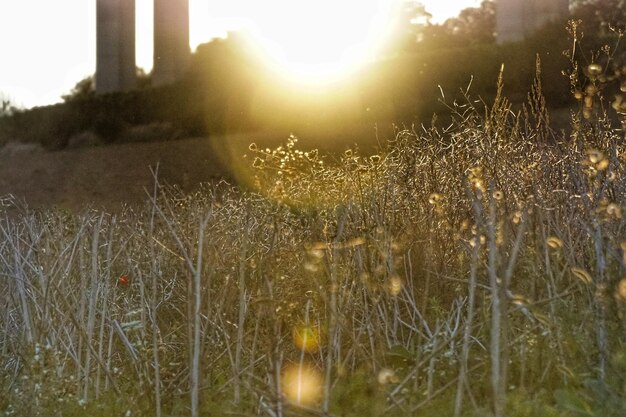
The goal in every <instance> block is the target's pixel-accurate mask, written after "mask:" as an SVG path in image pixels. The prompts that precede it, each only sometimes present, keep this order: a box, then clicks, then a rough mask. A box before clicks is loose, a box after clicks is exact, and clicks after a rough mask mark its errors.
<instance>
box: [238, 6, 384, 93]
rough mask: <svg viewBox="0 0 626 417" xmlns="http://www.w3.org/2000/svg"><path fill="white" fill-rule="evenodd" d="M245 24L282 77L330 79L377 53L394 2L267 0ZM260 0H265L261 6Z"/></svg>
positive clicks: (350, 69) (314, 79)
mask: <svg viewBox="0 0 626 417" xmlns="http://www.w3.org/2000/svg"><path fill="white" fill-rule="evenodd" d="M255 3H256V5H253V6H252V7H254V10H253V13H251V16H252V18H251V19H250V25H249V27H248V28H246V29H247V30H248V31H249V32H251V35H252V36H251V37H252V38H253V39H254V40H255V42H257V44H258V46H259V48H260V49H261V50H262V51H263V54H264V55H265V57H266V59H267V61H268V62H269V63H270V64H271V65H272V66H273V67H274V68H275V69H276V71H278V72H280V73H281V74H282V75H283V76H286V77H290V78H293V79H297V80H300V81H312V82H317V81H328V80H331V79H335V78H338V77H341V76H344V75H346V74H349V73H350V72H351V71H352V70H354V69H355V68H356V67H358V65H359V64H361V63H363V62H365V61H367V60H368V59H369V58H371V57H372V56H373V51H374V50H375V49H376V47H377V46H378V44H379V43H380V40H381V39H382V37H383V35H384V33H385V31H386V30H387V29H388V24H389V20H390V16H391V11H392V4H393V3H394V1H393V0H342V1H337V0H316V1H312V0H306V1H302V0H267V1H264V2H255ZM259 3H260V4H259Z"/></svg>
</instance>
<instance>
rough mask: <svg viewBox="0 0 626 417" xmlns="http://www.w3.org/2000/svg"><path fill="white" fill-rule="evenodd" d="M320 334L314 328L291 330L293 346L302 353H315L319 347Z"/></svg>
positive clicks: (301, 327)
mask: <svg viewBox="0 0 626 417" xmlns="http://www.w3.org/2000/svg"><path fill="white" fill-rule="evenodd" d="M320 342H321V334H320V330H319V328H318V327H316V326H310V325H309V326H306V325H302V326H298V327H295V328H294V329H293V344H294V345H295V346H296V347H297V348H298V349H300V350H301V351H303V352H307V353H313V352H317V350H318V349H319V347H320Z"/></svg>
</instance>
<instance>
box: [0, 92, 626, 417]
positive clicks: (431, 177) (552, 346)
mask: <svg viewBox="0 0 626 417" xmlns="http://www.w3.org/2000/svg"><path fill="white" fill-rule="evenodd" d="M499 86H500V88H501V86H502V80H500V84H499ZM451 107H452V109H453V110H454V114H455V116H454V117H455V118H454V120H453V123H452V124H451V125H450V126H448V127H445V128H441V127H437V126H436V125H433V127H431V128H423V129H421V130H420V131H403V132H401V133H400V134H398V136H397V137H396V138H395V140H394V141H392V142H391V143H389V144H387V145H386V147H385V148H384V149H381V150H380V152H379V153H378V154H377V155H373V156H371V155H370V156H362V155H360V154H359V153H358V152H357V151H354V150H351V151H346V152H345V153H343V154H342V155H341V156H338V157H335V158H332V157H323V156H322V155H321V154H320V153H318V152H315V151H309V152H304V151H300V150H299V149H298V146H297V142H296V140H295V138H290V139H289V140H288V142H287V144H286V145H284V146H282V147H280V148H277V149H273V150H271V149H270V150H262V149H257V148H256V147H255V146H252V147H251V153H252V154H253V156H254V160H253V164H254V166H255V169H256V180H255V181H256V186H257V187H258V190H261V191H262V192H261V191H260V192H258V193H255V192H251V191H245V192H244V191H241V190H239V189H236V188H232V187H230V186H229V185H227V184H225V183H221V184H217V185H211V186H207V187H205V188H204V189H202V190H201V191H199V192H197V193H195V194H191V195H189V194H183V193H181V192H179V191H177V190H176V189H172V188H168V187H162V186H160V185H159V184H158V181H157V180H156V179H157V178H158V175H155V188H154V190H153V192H151V195H150V198H149V203H148V204H146V205H145V206H144V207H140V208H136V209H127V210H126V211H124V212H121V213H119V214H116V215H110V214H107V213H104V212H97V211H85V212H83V213H82V214H80V215H70V214H67V213H61V212H56V211H37V212H33V211H30V210H27V209H21V215H20V216H17V217H13V218H8V217H6V218H4V219H2V220H0V234H1V235H2V239H1V243H0V274H2V279H1V280H0V285H1V286H2V287H1V291H0V294H1V295H0V315H1V316H2V320H1V321H0V322H1V323H2V326H3V327H2V330H1V331H0V366H2V369H3V373H2V375H3V377H2V380H1V384H0V386H1V389H2V396H0V398H2V399H1V400H0V412H2V413H3V414H2V415H31V416H47V415H60V414H63V415H83V414H84V413H85V412H89V413H91V414H92V415H157V416H161V415H192V416H198V415H267V416H316V415H336V416H339V415H342V416H367V415H371V416H378V415H389V416H395V415H398V416H404V415H424V414H430V413H438V414H441V415H452V414H454V415H457V416H460V415H468V416H469V415H496V416H498V417H499V416H503V415H508V416H518V415H519V416H539V415H541V416H544V415H554V416H556V415H570V414H571V413H578V414H580V415H587V416H601V415H602V416H605V415H623V412H624V410H626V403H624V400H623V398H624V397H623V393H624V389H625V388H626V385H625V384H626V380H625V379H624V375H625V374H626V373H625V372H624V371H625V370H626V369H625V368H626V361H625V357H626V349H625V347H624V344H625V343H626V339H625V337H624V335H625V334H626V316H625V314H626V289H625V287H626V278H625V277H626V273H625V269H626V255H625V252H626V234H625V226H626V222H625V220H624V217H623V215H622V214H623V213H622V210H623V209H624V207H626V189H625V188H626V173H625V172H624V171H625V169H626V161H625V159H624V155H625V154H624V152H625V151H626V149H625V148H624V134H623V131H621V130H618V129H616V128H613V127H611V126H610V124H609V122H608V121H607V119H605V118H604V116H603V114H602V113H601V112H600V113H599V114H598V115H597V116H594V117H589V118H588V119H584V118H579V117H578V114H579V113H578V112H574V113H573V122H572V131H571V133H570V134H568V135H565V134H563V133H559V132H554V131H552V130H550V128H549V127H548V126H549V125H548V123H547V121H548V114H547V111H546V110H545V106H544V105H543V101H542V97H541V86H540V84H539V83H536V84H535V86H534V89H533V93H532V94H531V95H530V98H529V102H528V105H527V106H526V107H525V108H524V109H523V110H522V111H520V112H518V113H515V112H513V110H512V107H511V105H510V104H509V103H508V102H507V100H506V99H505V98H504V97H502V95H499V96H498V98H497V100H496V101H495V103H492V104H491V105H489V106H487V105H486V104H485V103H482V102H477V101H474V100H472V99H470V98H468V99H467V100H466V102H464V103H457V104H456V105H454V106H451Z"/></svg>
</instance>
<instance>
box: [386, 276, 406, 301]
mask: <svg viewBox="0 0 626 417" xmlns="http://www.w3.org/2000/svg"><path fill="white" fill-rule="evenodd" d="M403 286H404V284H403V283H402V279H401V278H400V277H399V276H397V275H393V276H391V277H390V278H389V282H388V283H387V290H388V291H389V294H390V295H391V296H392V297H397V296H398V295H400V292H401V291H402V288H403Z"/></svg>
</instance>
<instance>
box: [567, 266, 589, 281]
mask: <svg viewBox="0 0 626 417" xmlns="http://www.w3.org/2000/svg"><path fill="white" fill-rule="evenodd" d="M571 271H572V274H574V276H575V277H576V278H578V279H579V280H581V281H582V282H583V283H585V284H586V285H589V284H591V282H592V281H593V280H592V278H591V275H589V272H587V271H585V270H584V269H582V268H577V267H572V268H571Z"/></svg>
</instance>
